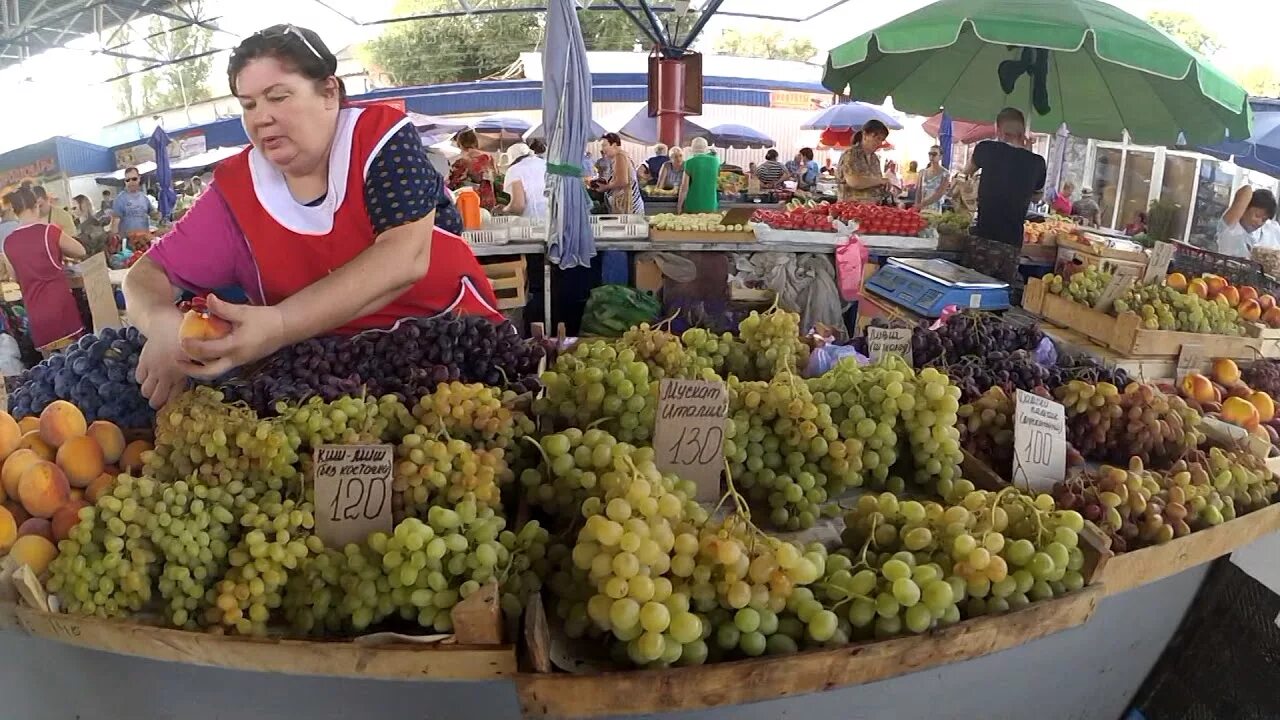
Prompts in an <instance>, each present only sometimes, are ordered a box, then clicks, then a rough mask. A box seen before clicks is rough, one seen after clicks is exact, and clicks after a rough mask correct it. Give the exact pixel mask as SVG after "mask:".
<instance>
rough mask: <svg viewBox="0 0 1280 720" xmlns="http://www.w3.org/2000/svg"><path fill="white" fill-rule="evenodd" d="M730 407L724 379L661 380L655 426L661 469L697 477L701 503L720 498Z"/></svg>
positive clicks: (682, 475) (654, 433) (658, 459)
mask: <svg viewBox="0 0 1280 720" xmlns="http://www.w3.org/2000/svg"><path fill="white" fill-rule="evenodd" d="M728 412H729V393H728V391H727V390H726V389H725V386H724V383H722V382H713V381H707V380H672V379H666V380H662V381H661V382H660V383H659V385H658V417H657V421H656V422H655V424H654V429H653V448H654V450H655V451H656V453H657V463H658V469H659V470H663V471H668V472H673V473H675V474H677V475H679V476H680V477H682V478H685V479H687V480H692V481H693V482H694V484H696V485H697V487H698V497H697V500H698V502H713V501H715V500H717V499H718V498H719V497H720V471H721V470H723V469H724V424H725V418H726V417H727V415H728Z"/></svg>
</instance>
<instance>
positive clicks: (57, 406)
mask: <svg viewBox="0 0 1280 720" xmlns="http://www.w3.org/2000/svg"><path fill="white" fill-rule="evenodd" d="M88 430H89V426H88V424H87V423H85V420H84V413H82V412H80V408H78V407H76V406H75V405H72V404H71V403H69V402H67V401H66V400H54V401H53V402H51V403H49V404H48V406H46V407H45V409H44V412H41V413H40V437H42V438H44V441H45V442H47V443H49V444H50V445H52V446H53V447H58V446H59V445H61V444H62V443H64V442H66V441H68V440H70V439H71V438H73V437H79V436H81V435H83V434H85V432H87V431H88Z"/></svg>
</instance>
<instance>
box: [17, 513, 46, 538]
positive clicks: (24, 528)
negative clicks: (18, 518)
mask: <svg viewBox="0 0 1280 720" xmlns="http://www.w3.org/2000/svg"><path fill="white" fill-rule="evenodd" d="M28 535H39V536H40V537H42V538H46V539H48V540H49V542H54V539H53V523H51V522H49V521H48V520H45V519H44V518H35V517H33V518H28V519H27V520H26V522H24V523H22V525H21V526H20V527H19V528H18V537H26V536H28Z"/></svg>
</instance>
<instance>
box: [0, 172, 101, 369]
mask: <svg viewBox="0 0 1280 720" xmlns="http://www.w3.org/2000/svg"><path fill="white" fill-rule="evenodd" d="M4 204H5V205H6V206H8V209H9V210H10V211H11V212H12V213H13V214H14V215H15V216H16V219H17V221H18V223H19V224H18V227H17V228H15V229H14V230H13V231H12V232H10V233H9V234H8V236H6V237H5V238H4V240H3V242H2V243H0V253H3V254H4V256H5V259H7V260H8V261H9V266H10V267H11V268H13V274H14V279H15V280H17V281H18V287H19V288H20V289H21V290H22V303H23V305H24V306H25V307H26V309H27V317H28V318H29V319H30V321H31V344H32V345H35V346H36V348H37V349H41V348H49V346H54V347H53V348H49V349H56V348H57V347H59V346H61V345H62V344H63V343H64V342H65V341H68V340H71V339H74V338H76V337H77V336H79V335H81V334H82V333H83V332H84V321H83V320H81V318H80V309H79V307H77V305H76V300H75V297H74V296H73V295H72V294H71V283H70V282H68V280H67V273H66V270H65V269H64V268H63V258H64V257H71V258H77V259H78V258H82V257H84V255H85V252H84V248H83V247H81V246H80V243H79V242H76V239H75V237H74V236H73V235H68V234H66V233H65V232H63V231H62V228H61V227H59V226H58V225H55V224H51V223H49V222H48V221H47V219H46V218H45V216H44V213H42V212H41V210H40V206H39V201H38V200H37V199H36V196H35V193H34V192H32V190H29V189H27V188H18V189H17V190H15V191H13V192H11V193H9V194H8V195H6V196H5V197H4Z"/></svg>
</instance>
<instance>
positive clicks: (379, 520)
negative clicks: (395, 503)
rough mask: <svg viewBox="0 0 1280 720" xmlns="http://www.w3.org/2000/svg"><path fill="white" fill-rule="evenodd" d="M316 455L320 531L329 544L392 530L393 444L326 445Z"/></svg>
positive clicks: (337, 545)
mask: <svg viewBox="0 0 1280 720" xmlns="http://www.w3.org/2000/svg"><path fill="white" fill-rule="evenodd" d="M314 458H315V490H316V533H317V534H319V535H320V539H321V540H323V541H324V544H325V545H326V546H328V547H332V548H341V547H344V546H346V545H347V544H348V543H353V542H356V543H358V542H364V540H365V538H367V537H369V535H370V533H375V532H391V474H392V465H393V463H394V461H395V451H394V449H393V448H392V447H391V446H390V445H321V446H319V447H317V448H316V449H315V454H314Z"/></svg>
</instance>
